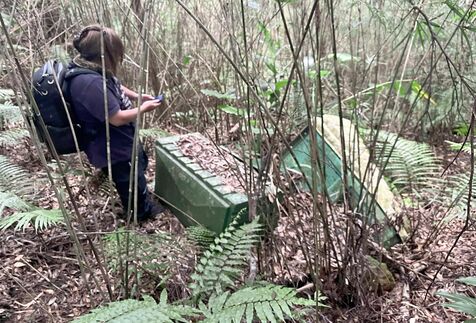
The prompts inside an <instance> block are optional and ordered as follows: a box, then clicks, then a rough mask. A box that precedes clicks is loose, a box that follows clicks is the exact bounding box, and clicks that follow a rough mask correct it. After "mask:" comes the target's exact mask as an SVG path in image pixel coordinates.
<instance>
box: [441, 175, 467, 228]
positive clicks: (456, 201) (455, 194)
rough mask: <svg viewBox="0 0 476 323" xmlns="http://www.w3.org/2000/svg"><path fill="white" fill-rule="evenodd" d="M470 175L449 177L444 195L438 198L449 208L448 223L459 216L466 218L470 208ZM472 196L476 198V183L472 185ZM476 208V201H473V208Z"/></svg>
mask: <svg viewBox="0 0 476 323" xmlns="http://www.w3.org/2000/svg"><path fill="white" fill-rule="evenodd" d="M469 180H470V177H469V174H457V175H452V176H449V177H448V179H447V182H446V183H445V186H444V188H443V189H442V191H443V194H442V195H441V196H439V197H438V199H437V200H438V201H439V202H441V203H442V204H444V205H446V206H448V213H447V218H446V219H445V220H446V221H449V220H451V219H453V218H455V217H457V216H466V211H467V207H468V190H469V182H470V181H469ZM472 196H476V183H473V185H472ZM474 207H476V201H475V199H474V198H472V199H471V208H474Z"/></svg>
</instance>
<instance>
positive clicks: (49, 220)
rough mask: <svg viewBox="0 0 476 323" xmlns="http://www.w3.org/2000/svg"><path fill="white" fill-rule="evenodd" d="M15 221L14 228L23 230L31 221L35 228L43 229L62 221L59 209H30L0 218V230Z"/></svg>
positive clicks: (10, 225)
mask: <svg viewBox="0 0 476 323" xmlns="http://www.w3.org/2000/svg"><path fill="white" fill-rule="evenodd" d="M15 223H16V226H15V228H14V230H25V229H26V228H27V227H28V226H29V225H30V224H31V223H33V226H34V228H35V230H37V231H38V230H44V229H46V228H48V227H50V226H53V225H57V224H60V223H63V214H62V212H61V210H58V209H53V210H44V209H39V208H37V209H34V210H31V211H26V212H20V213H14V214H12V215H10V216H7V217H5V218H3V219H1V220H0V230H6V229H8V228H11V227H12V226H13V225H14V224H15Z"/></svg>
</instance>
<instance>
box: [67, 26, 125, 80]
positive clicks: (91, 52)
mask: <svg viewBox="0 0 476 323" xmlns="http://www.w3.org/2000/svg"><path fill="white" fill-rule="evenodd" d="M101 32H102V33H103V35H104V60H105V65H106V69H107V70H109V71H111V72H112V73H114V74H116V72H117V68H118V66H119V65H120V64H121V63H122V60H123V59H124V44H123V43H122V41H121V39H120V38H119V36H118V35H117V33H116V32H115V31H114V30H113V29H111V28H108V27H101V26H100V25H90V26H87V27H85V28H84V29H83V30H82V31H81V32H80V33H79V34H78V36H76V37H75V39H74V41H73V45H74V48H76V50H77V51H78V52H79V53H80V54H81V57H82V58H84V59H86V60H88V61H91V62H94V63H97V64H101Z"/></svg>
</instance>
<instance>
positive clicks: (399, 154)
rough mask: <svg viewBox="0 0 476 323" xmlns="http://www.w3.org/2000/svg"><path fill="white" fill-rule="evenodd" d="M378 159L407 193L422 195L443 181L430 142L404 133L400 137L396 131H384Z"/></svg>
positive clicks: (390, 176)
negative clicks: (408, 138)
mask: <svg viewBox="0 0 476 323" xmlns="http://www.w3.org/2000/svg"><path fill="white" fill-rule="evenodd" d="M375 159H376V161H377V163H378V164H379V166H380V167H381V168H382V169H384V173H385V174H386V175H387V176H388V177H389V178H390V179H391V182H392V184H393V185H395V186H396V187H397V188H399V190H400V191H401V192H403V193H414V194H417V195H418V194H419V193H420V192H422V191H424V190H428V189H433V188H435V187H437V186H438V185H439V182H438V178H439V177H440V168H439V162H438V160H437V159H436V157H435V154H434V153H433V152H432V151H431V148H430V147H429V146H428V145H427V144H424V143H418V142H415V141H411V140H407V139H403V138H401V137H400V138H398V139H397V135H396V134H393V133H387V132H380V133H379V137H378V138H377V142H376V145H375ZM387 160H388V163H387V165H385V163H386V162H387Z"/></svg>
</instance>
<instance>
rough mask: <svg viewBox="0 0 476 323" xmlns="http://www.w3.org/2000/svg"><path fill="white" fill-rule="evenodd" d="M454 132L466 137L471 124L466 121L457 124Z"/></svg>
mask: <svg viewBox="0 0 476 323" xmlns="http://www.w3.org/2000/svg"><path fill="white" fill-rule="evenodd" d="M453 133H454V134H455V135H457V136H460V137H466V135H467V134H468V133H469V124H468V123H466V122H462V123H460V124H458V125H456V126H455V127H454V128H453Z"/></svg>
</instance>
